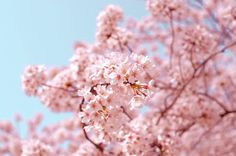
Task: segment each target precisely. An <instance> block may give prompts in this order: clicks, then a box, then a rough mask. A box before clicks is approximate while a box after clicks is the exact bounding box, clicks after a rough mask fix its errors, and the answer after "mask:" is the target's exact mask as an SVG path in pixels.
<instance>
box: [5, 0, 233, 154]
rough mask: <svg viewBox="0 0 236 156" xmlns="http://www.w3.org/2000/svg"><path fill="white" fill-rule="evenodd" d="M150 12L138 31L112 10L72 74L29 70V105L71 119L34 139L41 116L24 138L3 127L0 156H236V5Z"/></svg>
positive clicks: (165, 0)
mask: <svg viewBox="0 0 236 156" xmlns="http://www.w3.org/2000/svg"><path fill="white" fill-rule="evenodd" d="M146 6H147V10H148V11H149V14H148V15H147V16H146V17H144V18H142V19H140V20H137V21H136V20H134V19H125V18H124V15H123V12H122V10H121V8H119V7H118V6H114V5H109V6H107V7H106V8H104V10H103V11H102V12H101V13H100V14H99V15H98V17H97V32H96V40H95V42H94V43H93V44H86V43H82V42H79V43H78V44H76V46H75V52H74V54H73V56H72V57H71V59H70V60H69V64H68V65H67V66H64V67H51V68H47V67H45V66H43V65H31V66H27V67H26V68H25V70H24V72H23V75H22V79H21V80H22V88H23V90H24V92H25V93H26V95H28V96H34V97H36V98H38V99H40V101H41V102H42V103H43V104H44V105H45V107H47V108H48V109H50V110H51V111H53V112H55V113H59V112H70V113H71V118H69V119H65V120H62V121H60V122H58V123H56V124H54V125H48V126H45V127H44V128H42V129H41V130H38V129H37V127H38V125H39V124H40V122H41V121H42V116H41V115H40V114H38V115H36V116H35V117H34V118H33V119H31V120H30V121H29V122H28V125H27V126H28V133H27V137H26V138H22V137H21V136H20V134H19V132H18V131H17V129H16V126H15V125H14V124H12V123H11V122H9V121H0V154H2V155H4V154H9V155H13V156H18V155H22V156H42V155H43V156H48V155H49V156H54V155H59V156H65V155H72V156H189V155H191V156H222V155H226V156H234V155H236V149H235V146H236V140H235V136H236V131H235V128H236V123H235V121H236V120H235V119H236V105H235V100H236V87H235V86H236V72H235V68H236V53H235V51H236V36H235V22H236V18H235V17H236V15H235V6H236V3H235V1H234V0H222V1H215V0H208V1H202V0H196V1H190V0H173V1H171V0H147V1H146ZM225 6H227V7H225ZM122 20H123V23H120V22H121V21H122ZM123 24H124V25H123ZM20 121H21V117H20V116H16V122H17V123H18V122H20Z"/></svg>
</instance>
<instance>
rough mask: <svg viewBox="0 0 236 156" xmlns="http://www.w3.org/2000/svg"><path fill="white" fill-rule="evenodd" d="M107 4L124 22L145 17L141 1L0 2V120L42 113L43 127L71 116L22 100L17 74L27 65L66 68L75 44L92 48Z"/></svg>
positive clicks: (41, 0) (51, 0)
mask: <svg viewBox="0 0 236 156" xmlns="http://www.w3.org/2000/svg"><path fill="white" fill-rule="evenodd" d="M108 4H116V5H118V6H120V7H121V8H122V9H123V10H124V13H125V17H126V18H127V17H133V18H135V19H139V18H142V16H144V15H145V14H146V10H145V0H96V1H95V0H38V1H36V0H35V1H32V0H1V1H0V54H1V55H0V57H1V60H0V70H1V74H0V87H1V88H0V98H1V99H0V120H5V119H9V120H13V117H14V114H15V113H19V114H22V116H23V118H24V119H29V118H31V117H33V115H34V114H35V113H37V112H42V113H43V114H44V119H45V121H44V123H45V122H46V123H53V122H56V121H58V120H60V119H62V118H64V117H65V116H68V115H69V114H67V113H60V114H54V113H52V112H50V111H49V110H48V109H47V108H45V107H44V106H43V105H42V104H41V103H40V102H39V100H38V99H36V98H32V97H27V96H26V95H24V93H23V91H22V89H21V83H20V76H21V73H22V71H23V69H24V67H25V66H27V65H29V64H45V65H46V66H62V65H67V64H68V60H69V59H70V57H71V56H72V53H73V45H74V43H75V42H76V41H85V42H88V43H93V41H94V38H95V37H94V36H95V30H96V16H97V15H98V13H99V12H100V11H101V10H102V9H103V8H104V7H105V6H106V5H108Z"/></svg>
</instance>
